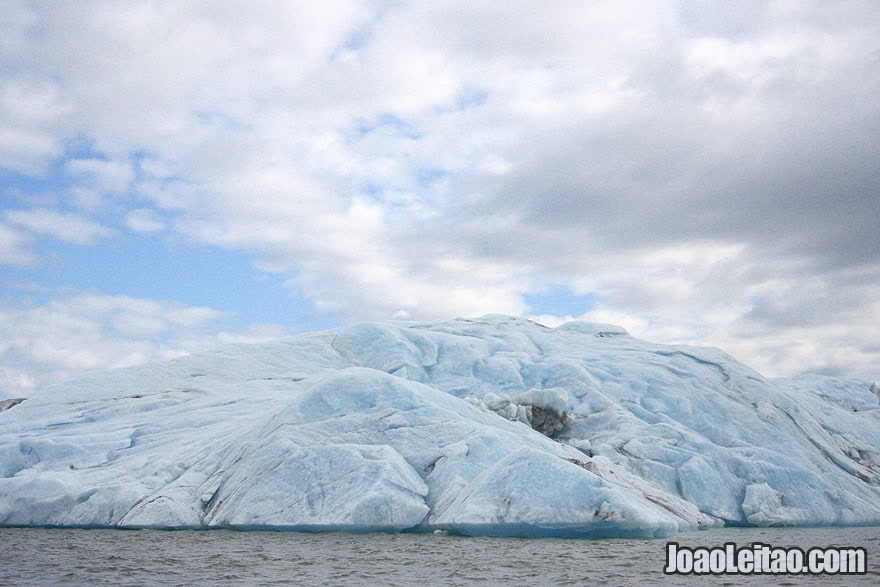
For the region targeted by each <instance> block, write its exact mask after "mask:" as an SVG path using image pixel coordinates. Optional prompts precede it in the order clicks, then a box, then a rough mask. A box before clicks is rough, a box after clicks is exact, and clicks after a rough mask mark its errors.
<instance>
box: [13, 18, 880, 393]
mask: <svg viewBox="0 0 880 587" xmlns="http://www.w3.org/2000/svg"><path fill="white" fill-rule="evenodd" d="M878 104H880V3H878V2H876V1H875V0H864V1H859V0H840V1H837V2H825V1H819V0H817V1H807V0H781V1H772V0H771V1H755V2H750V1H742V2H729V1H719V2H713V1H701V0H694V1H688V2H675V1H671V0H670V1H661V2H651V1H649V0H638V1H632V2H627V1H625V0H624V1H622V0H613V1H602V0H596V1H553V2H537V1H528V2H527V1H515V0H514V1H509V2H472V1H455V0H450V1H444V2H417V1H412V2H408V1H396V0H389V1H384V0H376V1H347V0H338V1H334V2H318V1H315V2H308V1H306V2H280V1H279V2H276V1H260V0H254V1H251V2H238V1H228V2H226V1H217V2H210V3H203V2H186V1H183V2H181V1H168V2H162V1H151V2H145V1H139V0H131V1H127V2H115V1H108V2H100V1H89V0H84V1H82V2H37V1H34V2H28V1H18V0H4V1H3V2H0V398H2V397H24V396H27V395H29V394H31V393H33V392H34V391H36V390H38V389H40V388H42V387H45V386H47V385H49V384H51V383H53V382H56V381H60V380H63V379H66V378H70V377H74V376H76V375H77V374H79V373H82V372H84V371H88V370H92V369H103V368H110V367H120V366H128V365H135V364H139V363H143V362H147V361H153V360H159V359H164V358H170V357H176V356H181V355H185V354H188V353H192V352H197V351H199V350H204V349H208V348H211V347H213V346H216V345H218V344H223V343H228V342H259V341H264V340H271V339H274V338H279V337H283V336H289V335H295V334H297V333H302V332H308V331H314V330H320V329H325V328H332V327H335V326H340V325H345V324H351V323H355V322H362V321H373V320H441V319H452V318H456V317H475V316H480V315H484V314H489V313H497V314H509V315H514V316H526V317H530V318H532V319H535V320H537V321H538V322H541V323H542V324H546V325H548V326H555V325H558V324H561V323H563V322H565V321H568V320H572V319H581V320H587V321H593V322H606V323H612V324H617V325H620V326H623V327H624V328H626V329H627V330H628V331H629V332H630V333H631V334H632V335H634V336H637V337H639V338H644V339H647V340H652V341H656V342H662V343H681V344H691V345H701V346H703V345H705V346H716V347H720V348H722V349H723V350H725V351H727V352H728V353H730V354H732V355H733V356H734V357H735V358H737V359H739V360H741V361H743V362H745V363H746V364H748V365H750V366H751V367H753V368H754V369H756V370H758V371H759V372H760V373H762V374H763V375H765V376H768V377H775V376H790V375H796V374H800V373H822V374H828V375H838V376H851V377H860V378H864V379H868V380H880V339H878V332H880V235H878V233H880V222H878V219H880V164H878V163H880V106H878Z"/></svg>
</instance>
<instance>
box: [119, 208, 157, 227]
mask: <svg viewBox="0 0 880 587" xmlns="http://www.w3.org/2000/svg"><path fill="white" fill-rule="evenodd" d="M125 225H126V226H128V227H129V228H130V229H132V230H134V231H135V232H157V231H159V230H162V229H164V228H165V222H164V221H163V220H162V218H160V217H159V215H158V214H157V213H156V211H155V210H151V209H149V208H138V209H136V210H132V211H131V212H129V213H127V214H126V215H125Z"/></svg>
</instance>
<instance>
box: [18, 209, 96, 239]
mask: <svg viewBox="0 0 880 587" xmlns="http://www.w3.org/2000/svg"><path fill="white" fill-rule="evenodd" d="M4 216H5V218H6V221H7V222H9V223H10V224H14V225H16V226H20V227H22V228H24V229H26V230H29V231H31V232H33V233H36V234H44V235H48V236H51V237H53V238H56V239H58V240H60V241H63V242H66V243H72V244H77V245H91V244H95V243H96V242H97V241H98V240H100V239H102V238H106V237H109V236H111V235H112V234H113V231H112V230H110V229H109V228H106V227H104V226H102V225H101V224H100V223H98V222H96V221H94V220H91V219H89V218H86V217H84V216H80V215H78V214H74V213H64V212H56V211H54V210H47V209H40V208H36V209H30V210H7V211H6V213H5V215H4Z"/></svg>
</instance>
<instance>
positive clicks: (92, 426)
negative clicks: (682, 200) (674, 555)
mask: <svg viewBox="0 0 880 587" xmlns="http://www.w3.org/2000/svg"><path fill="white" fill-rule="evenodd" d="M874 524H880V388H878V386H877V385H876V384H874V385H872V384H870V383H868V382H865V381H859V380H855V379H843V378H831V377H822V376H801V377H796V378H790V379H766V378H764V377H762V376H761V375H760V374H758V373H757V372H755V371H753V370H751V369H749V368H748V367H746V366H744V365H742V364H741V363H739V362H737V361H736V360H734V359H733V358H732V357H730V356H728V355H727V354H725V353H723V352H722V351H720V350H717V349H712V348H695V347H689V346H670V345H662V344H654V343H650V342H645V341H641V340H638V339H635V338H633V337H631V336H629V335H628V334H627V333H626V331H625V330H623V329H621V328H619V327H615V326H610V325H604V324H589V323H584V322H569V323H567V324H563V325H561V326H559V327H556V328H548V327H545V326H542V325H540V324H538V323H535V322H532V321H529V320H527V319H524V318H512V317H507V316H494V315H493V316H485V317H482V318H478V319H458V320H452V321H444V322H424V323H417V322H392V323H369V324H360V325H354V326H346V327H341V328H337V329H334V330H329V331H325V332H317V333H309V334H304V335H300V336H297V337H293V338H288V339H284V340H279V341H275V342H271V343H262V344H232V345H226V346H222V347H219V348H217V349H214V350H212V351H209V352H204V353H201V354H195V355H190V356H186V357H181V358H178V359H174V360H169V361H165V362H159V363H153V364H149V365H142V366H138V367H131V368H124V369H115V370H108V371H99V372H93V373H89V374H86V375H84V376H81V377H79V378H77V379H75V380H72V381H68V382H65V383H61V384H56V385H52V386H48V387H46V388H44V389H42V390H40V391H39V392H37V393H35V394H34V395H32V396H31V397H28V398H24V399H21V398H17V399H14V398H10V399H6V400H4V401H2V402H0V526H50V527H51V526H70V527H127V528H168V529H171V528H235V529H273V530H299V531H323V530H345V531H354V532H368V531H386V532H404V531H416V532H431V531H446V532H454V533H459V534H465V535H494V536H564V537H667V536H672V535H674V534H676V533H678V532H683V531H689V530H694V529H703V528H713V527H720V526H724V525H743V526H747V525H750V526H771V525H874Z"/></svg>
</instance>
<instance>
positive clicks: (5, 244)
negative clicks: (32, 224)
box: [0, 224, 39, 266]
mask: <svg viewBox="0 0 880 587" xmlns="http://www.w3.org/2000/svg"><path fill="white" fill-rule="evenodd" d="M31 245H32V239H31V237H30V236H29V235H28V234H26V233H23V232H22V231H20V230H17V229H15V228H12V227H10V226H6V225H3V224H0V265H13V266H29V265H36V264H37V263H38V262H39V258H38V257H37V255H35V254H34V253H33V252H31Z"/></svg>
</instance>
